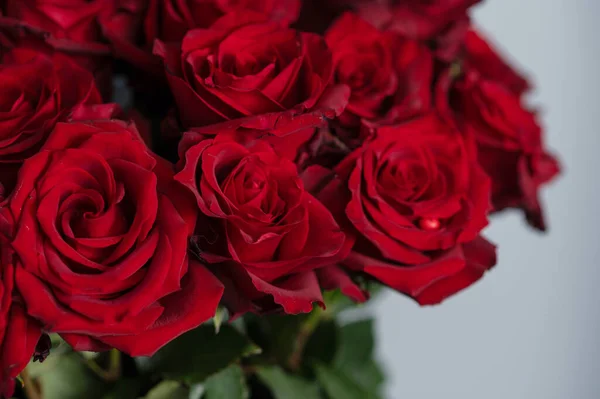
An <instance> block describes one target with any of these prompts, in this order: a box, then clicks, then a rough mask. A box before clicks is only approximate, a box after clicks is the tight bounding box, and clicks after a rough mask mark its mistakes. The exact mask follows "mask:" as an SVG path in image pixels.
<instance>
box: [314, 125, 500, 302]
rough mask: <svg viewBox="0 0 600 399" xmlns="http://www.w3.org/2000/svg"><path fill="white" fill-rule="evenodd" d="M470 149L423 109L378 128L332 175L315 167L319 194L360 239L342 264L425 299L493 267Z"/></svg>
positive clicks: (486, 206)
mask: <svg viewBox="0 0 600 399" xmlns="http://www.w3.org/2000/svg"><path fill="white" fill-rule="evenodd" d="M470 147H471V146H470V145H469V144H468V143H467V142H465V141H464V140H463V138H462V136H461V135H460V134H459V132H457V131H455V130H454V129H453V128H452V127H451V126H450V125H447V124H446V123H444V122H443V121H442V120H441V119H439V118H438V117H436V116H427V117H424V118H421V119H418V120H415V121H413V122H410V123H406V124H403V125H398V126H394V127H386V128H380V129H379V130H378V131H377V135H376V136H375V137H374V138H373V139H371V140H367V141H366V142H365V143H364V144H363V146H362V147H361V148H359V149H357V150H355V151H354V152H352V153H351V154H349V155H348V156H347V157H346V158H345V159H344V160H343V161H342V162H341V163H340V164H339V165H338V166H336V167H335V169H334V172H335V174H332V173H331V172H327V171H326V170H322V169H320V168H319V167H317V166H315V167H312V168H311V173H310V174H311V175H312V179H317V180H322V181H324V182H326V184H324V183H321V186H322V187H323V189H322V190H321V192H320V194H319V195H318V198H319V199H321V200H322V201H323V202H324V203H325V204H326V205H327V206H328V207H329V208H330V209H331V210H332V212H333V214H334V215H335V216H336V217H337V218H338V220H340V223H342V227H344V229H345V230H347V231H349V232H351V234H352V235H353V236H354V238H355V240H356V242H355V243H354V246H353V249H352V252H351V253H350V255H349V256H348V257H347V258H346V259H345V260H344V261H343V262H342V263H343V265H344V266H346V267H347V268H349V269H351V270H356V271H363V272H365V273H367V274H370V275H371V276H373V277H375V278H376V279H378V280H379V281H381V282H383V283H385V284H386V285H389V286H391V287H392V288H395V289H397V290H399V291H400V292H402V293H405V294H407V295H409V296H411V297H413V298H415V299H416V300H417V301H418V302H419V303H421V304H432V303H438V302H440V301H442V300H443V299H444V298H446V297H447V296H449V295H451V294H453V293H455V292H457V291H458V290H460V289H462V288H464V287H465V286H467V285H469V284H470V283H472V282H474V281H476V280H477V279H479V278H480V277H481V276H482V275H483V273H484V272H485V270H487V269H488V268H490V267H492V266H493V265H494V263H495V249H494V247H493V246H492V245H491V244H489V243H488V242H487V241H485V240H484V239H483V238H481V237H480V236H479V233H480V231H481V230H482V229H483V227H485V226H486V225H487V214H488V212H489V210H490V202H489V201H490V199H489V195H490V182H489V178H488V177H487V176H486V175H485V173H484V172H483V170H482V169H481V167H480V166H479V165H478V164H477V162H476V158H475V155H476V154H474V153H473V152H472V151H471V148H470ZM327 180H330V181H329V182H327ZM340 198H346V199H345V200H344V201H340Z"/></svg>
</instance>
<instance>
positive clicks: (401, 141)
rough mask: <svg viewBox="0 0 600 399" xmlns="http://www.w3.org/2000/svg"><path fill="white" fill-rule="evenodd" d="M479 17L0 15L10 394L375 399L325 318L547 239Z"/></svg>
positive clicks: (524, 142) (351, 344)
mask: <svg viewBox="0 0 600 399" xmlns="http://www.w3.org/2000/svg"><path fill="white" fill-rule="evenodd" d="M477 2H478V1H477V0H388V1H377V0H371V1H367V0H321V1H317V0H237V1H234V0H0V300H1V301H0V397H6V398H10V397H12V396H13V395H14V397H18V398H30V399H38V398H45V399H53V398H61V399H64V398H67V399H69V398H99V399H101V398H107V399H108V398H138V397H146V398H206V399H218V398H224V399H243V398H253V399H256V398H275V399H288V398H296V397H298V398H303V399H312V398H330V399H342V398H343V399H346V398H376V397H378V396H379V395H380V391H379V390H380V385H381V382H382V372H381V370H380V368H379V366H378V365H377V363H376V362H375V361H374V360H373V359H372V348H373V338H372V331H371V327H372V326H371V322H370V321H369V320H359V321H357V322H352V323H343V322H342V321H340V320H339V318H338V317H337V316H338V315H339V314H340V312H341V311H343V310H344V309H347V308H348V307H349V306H350V305H352V303H361V302H365V301H366V300H367V299H368V298H369V296H370V295H371V294H373V293H374V292H375V290H376V288H377V287H378V286H380V285H384V286H387V287H390V288H392V289H394V290H396V291H398V292H399V293H401V294H404V295H406V296H408V297H411V298H413V299H414V300H415V301H416V302H418V303H419V304H421V305H433V304H437V303H440V302H441V301H442V300H444V299H445V298H447V297H448V296H451V295H453V294H455V293H456V292H458V291H460V290H462V289H464V288H465V287H467V286H469V285H470V284H472V283H473V282H475V281H477V280H478V279H479V278H481V277H482V276H483V274H484V273H485V272H486V271H487V270H489V269H490V268H491V267H493V266H494V265H495V263H496V248H495V246H494V245H493V244H492V243H490V242H489V241H488V240H486V239H485V238H484V237H483V236H482V235H481V232H482V229H483V228H484V227H485V226H486V225H487V223H488V217H489V215H490V214H491V213H493V212H498V211H501V210H503V209H506V208H517V209H520V210H522V212H523V213H524V215H525V217H526V219H527V222H528V223H529V224H530V225H531V226H533V227H534V228H536V229H539V230H545V228H546V224H545V222H544V217H543V213H542V208H541V205H540V201H539V199H538V191H539V189H540V187H541V186H542V185H544V184H545V183H547V182H548V181H550V180H551V179H552V178H553V177H555V176H556V175H557V173H558V171H559V166H558V163H557V161H556V159H555V158H554V157H553V156H552V155H550V154H549V153H548V151H547V150H546V148H545V147H544V143H543V132H542V129H541V128H540V125H539V123H538V117H537V113H536V112H535V110H533V109H530V108H529V107H528V106H527V105H526V102H525V100H524V96H525V95H526V94H527V91H528V89H529V88H530V84H529V82H528V81H527V79H526V78H525V77H523V76H522V75H521V74H520V73H519V72H517V71H516V70H515V69H514V68H513V67H511V66H510V65H509V64H508V63H507V62H506V60H505V59H504V58H503V57H502V56H501V55H500V54H498V52H496V50H495V49H494V48H493V47H492V46H491V45H490V44H489V42H488V41H487V40H486V39H485V38H484V37H483V36H482V34H481V33H480V32H479V31H478V30H477V29H475V28H474V26H473V25H472V23H471V22H470V19H469V8H470V7H471V6H473V5H474V4H475V3H477ZM348 298H349V299H348ZM49 355H50V356H49ZM48 356H49V357H48ZM47 357H48V359H47V360H46V358H47ZM45 360H46V361H45ZM42 362H44V363H43V364H41V363H42Z"/></svg>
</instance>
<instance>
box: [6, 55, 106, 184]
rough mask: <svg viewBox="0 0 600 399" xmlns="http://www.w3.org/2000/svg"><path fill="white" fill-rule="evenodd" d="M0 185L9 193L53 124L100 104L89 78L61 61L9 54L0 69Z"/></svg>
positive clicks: (98, 95) (64, 61)
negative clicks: (23, 164) (27, 160)
mask: <svg viewBox="0 0 600 399" xmlns="http://www.w3.org/2000/svg"><path fill="white" fill-rule="evenodd" d="M0 81H1V82H2V90H1V91H0V184H2V185H3V186H4V188H5V189H6V190H7V194H8V193H9V192H10V190H11V189H12V188H13V186H14V184H15V179H16V176H17V173H18V170H19V168H20V166H21V164H22V163H23V161H24V160H25V159H27V158H28V157H30V156H31V155H33V154H35V153H36V152H37V151H39V149H40V147H41V146H42V145H43V144H44V141H45V140H46V138H47V137H48V134H49V133H50V131H51V130H52V128H53V127H54V125H55V124H56V123H57V122H60V121H65V120H67V119H68V118H69V117H70V115H71V113H73V112H75V111H76V110H77V109H78V108H80V107H81V106H83V105H91V104H99V103H101V102H102V98H101V96H100V93H99V92H98V90H97V88H96V86H95V83H94V79H93V76H92V75H91V74H90V73H88V72H87V71H85V70H83V69H82V68H80V67H78V66H77V65H76V64H75V63H73V62H71V61H70V60H69V59H68V58H67V57H66V56H63V55H61V54H55V55H54V56H46V55H44V54H40V53H39V52H37V51H36V50H34V49H29V48H15V49H13V50H11V51H9V52H8V53H6V54H4V55H3V57H2V64H0Z"/></svg>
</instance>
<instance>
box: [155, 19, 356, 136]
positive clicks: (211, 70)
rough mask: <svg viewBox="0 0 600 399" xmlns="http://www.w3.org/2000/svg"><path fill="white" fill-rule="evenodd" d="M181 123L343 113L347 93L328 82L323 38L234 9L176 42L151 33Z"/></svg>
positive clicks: (329, 61) (329, 66)
mask: <svg viewBox="0 0 600 399" xmlns="http://www.w3.org/2000/svg"><path fill="white" fill-rule="evenodd" d="M154 53H155V54H157V55H158V56H160V57H161V58H162V59H163V61H164V65H165V71H166V76H167V80H168V82H169V86H170V87H171V91H172V92H173V95H174V97H175V102H176V104H177V109H178V111H179V117H180V120H181V123H182V125H183V126H184V127H185V128H192V127H199V126H206V125H210V124H213V123H218V122H222V121H227V120H231V119H236V118H241V117H248V116H253V115H260V114H264V113H273V112H282V111H285V110H290V109H297V110H299V111H305V110H310V109H314V108H315V107H323V108H326V109H328V110H332V111H334V112H341V110H343V108H344V106H345V104H346V102H347V95H346V94H345V92H344V91H343V90H342V91H340V90H337V89H336V88H332V87H330V81H331V77H332V74H333V63H332V56H331V52H330V50H329V48H328V47H327V45H326V44H325V41H324V40H323V39H322V38H321V37H319V36H318V35H315V34H312V33H305V32H298V31H296V30H294V29H291V28H287V27H285V26H282V25H281V24H279V23H276V22H273V21H271V20H269V19H268V17H266V16H264V15H262V14H257V13H252V12H249V11H248V12H233V13H230V14H227V15H225V16H223V17H222V18H220V19H219V20H217V21H216V22H215V23H214V24H213V25H211V26H210V27H209V28H207V29H194V30H191V31H188V32H187V34H186V35H185V37H184V38H183V41H182V43H181V44H174V43H169V42H163V41H159V40H157V41H156V42H155V45H154Z"/></svg>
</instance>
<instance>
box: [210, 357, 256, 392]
mask: <svg viewBox="0 0 600 399" xmlns="http://www.w3.org/2000/svg"><path fill="white" fill-rule="evenodd" d="M204 389H205V394H204V399H248V397H249V395H250V394H249V392H248V386H247V385H246V379H245V377H244V373H243V371H242V369H241V368H240V366H238V365H232V366H229V367H227V368H226V369H224V370H222V371H220V372H218V373H217V374H215V375H213V376H212V377H210V378H208V379H207V380H206V381H205V382H204Z"/></svg>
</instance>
